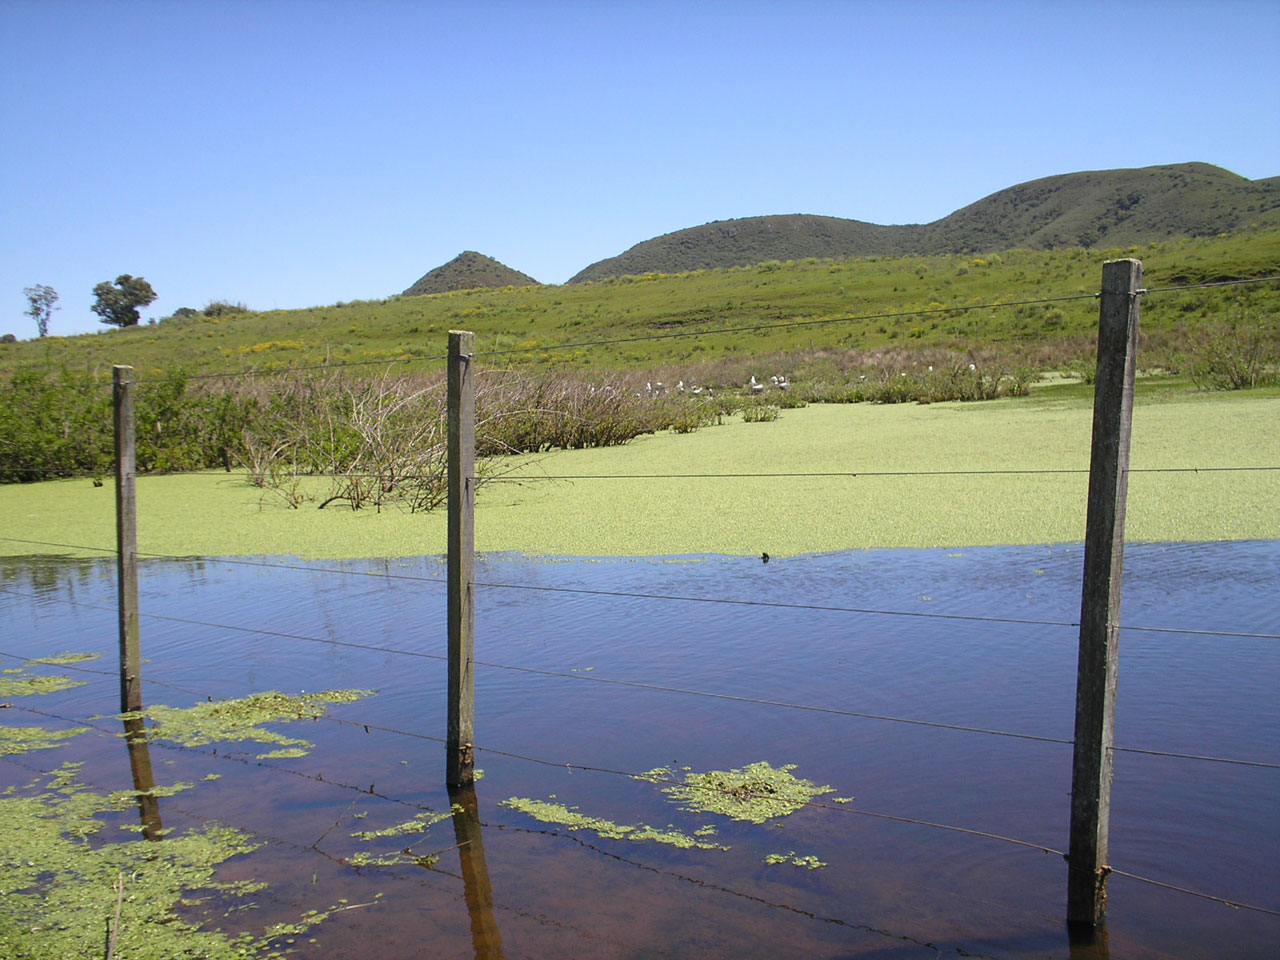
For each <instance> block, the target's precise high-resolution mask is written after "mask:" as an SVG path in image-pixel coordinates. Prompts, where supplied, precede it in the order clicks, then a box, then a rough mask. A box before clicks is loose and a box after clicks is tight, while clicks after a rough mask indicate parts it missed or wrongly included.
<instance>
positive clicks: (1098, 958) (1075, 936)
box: [1067, 922, 1111, 960]
mask: <svg viewBox="0 0 1280 960" xmlns="http://www.w3.org/2000/svg"><path fill="white" fill-rule="evenodd" d="M1067 940H1068V942H1069V943H1070V949H1071V960H1111V940H1110V937H1109V936H1108V934H1107V925H1106V924H1105V923H1098V924H1092V923H1072V922H1068V923H1067Z"/></svg>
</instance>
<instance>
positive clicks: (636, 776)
mask: <svg viewBox="0 0 1280 960" xmlns="http://www.w3.org/2000/svg"><path fill="white" fill-rule="evenodd" d="M21 659H26V658H21ZM584 679H585V678H584ZM209 699H215V698H213V697H210V698H209ZM10 706H11V707H12V708H16V709H19V710H22V711H24V712H27V713H32V714H35V715H40V716H47V717H50V718H52V719H57V720H59V721H62V722H65V723H71V724H76V725H81V724H88V725H89V726H90V727H91V728H93V729H97V730H100V731H103V732H109V733H113V734H114V731H111V730H108V729H107V728H105V727H100V726H97V725H96V724H94V723H93V722H92V721H91V720H79V719H76V718H71V717H66V716H62V715H59V714H55V713H52V712H49V711H42V710H38V709H35V708H31V707H25V706H16V707H15V706H14V705H10ZM318 719H322V720H334V721H336V722H339V723H342V724H344V725H348V726H360V727H363V728H364V729H365V732H366V733H367V732H369V731H370V730H372V729H378V730H382V731H385V732H390V733H395V734H398V735H401V736H408V737H412V738H415V739H422V740H430V741H433V742H437V743H446V742H447V741H446V740H444V739H443V738H440V737H433V736H430V735H427V734H420V733H415V732H412V731H406V730H397V729H395V728H390V727H385V726H379V725H372V724H365V723H361V722H360V721H358V720H347V719H344V718H336V717H329V716H328V715H325V716H323V717H320V718H318ZM148 742H149V743H153V744H156V745H160V746H162V747H165V748H168V749H178V750H191V751H193V752H196V753H199V754H204V755H206V756H214V757H219V758H221V759H226V760H234V761H238V762H241V763H245V764H248V765H254V766H259V767H266V768H269V769H275V770H279V771H281V772H283V773H288V774H291V775H294V776H299V777H302V778H304V779H308V780H313V781H315V782H319V783H327V784H330V785H331V786H335V787H340V788H344V789H348V790H353V791H355V792H357V793H359V794H361V795H370V796H377V797H379V798H380V799H385V800H389V801H391V802H393V803H402V804H404V805H405V806H410V807H416V808H417V809H420V810H422V809H428V808H424V807H422V806H421V805H418V804H413V803H410V802H408V801H402V800H399V799H397V798H393V797H390V796H385V795H383V794H378V793H375V792H374V790H373V785H372V784H371V785H370V788H369V789H368V790H365V789H364V788H362V787H358V786H355V785H354V784H347V783H343V782H341V781H336V780H332V779H328V780H326V779H325V778H324V777H323V776H320V775H310V774H306V773H303V772H301V771H294V770H290V769H288V768H286V767H280V766H278V765H276V764H269V763H264V762H263V761H262V760H260V759H259V760H251V759H249V758H247V757H238V756H234V755H231V754H226V753H222V754H219V753H218V752H217V751H216V750H215V751H212V752H209V751H204V750H198V749H195V748H192V747H188V746H186V745H185V744H179V743H172V742H169V741H164V740H149V741H148ZM1060 742H1068V741H1060ZM473 749H474V750H475V751H476V752H483V753H489V754H493V755H495V756H502V757H507V758H509V759H516V760H521V761H525V762H529V763H534V764H538V765H540V766H548V767H554V768H562V769H566V770H568V771H569V772H572V771H573V770H582V771H587V772H593V773H602V774H607V775H611V776H622V777H626V778H627V779H630V780H636V781H646V782H650V783H666V784H669V785H673V786H686V783H685V781H683V780H677V779H674V778H672V777H664V776H661V775H659V774H657V773H655V772H654V771H646V772H644V773H637V772H635V771H626V770H618V769H615V768H611V767H602V766H597V765H591V764H581V763H569V762H561V761H553V760H547V759H545V758H540V757H532V756H529V755H527V754H520V753H515V752H513V751H508V750H501V749H497V748H494V747H487V746H479V745H474V746H473ZM1117 749H1120V748H1117ZM1138 752H1150V751H1138ZM1270 766H1276V767H1280V765H1270ZM704 789H706V790H709V791H710V792H715V793H720V794H722V795H724V796H728V797H737V794H736V793H734V792H733V791H732V790H730V789H728V788H720V787H715V786H710V785H708V786H706V787H705V788H704ZM798 803H799V805H800V806H802V807H813V808H817V809H823V810H834V811H839V812H841V813H845V814H851V815H856V816H863V817H870V818H873V819H883V820H890V821H895V822H899V823H907V824H912V825H916V826H923V827H930V828H933V829H938V830H945V831H949V832H955V833H961V834H966V835H970V836H975V837H980V838H984V839H990V840H998V841H1002V842H1005V843H1009V844H1012V845H1016V846H1020V847H1024V848H1029V849H1033V850H1038V851H1040V852H1042V853H1047V854H1052V855H1057V856H1061V857H1063V858H1064V859H1066V857H1067V854H1066V853H1065V852H1064V851H1062V850H1058V849H1055V848H1053V847H1047V846H1044V845H1042V844H1038V843H1033V842H1031V841H1027V840H1021V839H1018V838H1015V837H1009V836H1005V835H1002V834H997V833H991V832H987V831H982V830H975V829H973V828H969V827H959V826H955V825H952V824H944V823H939V822H936V821H928V820H920V819H917V818H913V817H904V816H898V815H894V814H886V813H881V812H876V811H869V810H862V809H860V808H857V807H852V806H849V805H845V804H842V805H840V806H832V805H830V804H826V803H822V802H819V801H816V800H807V801H798ZM1108 870H1109V872H1112V873H1117V874H1119V875H1121V876H1125V877H1127V878H1129V879H1131V880H1135V881H1139V882H1143V883H1148V884H1152V885H1155V886H1158V887H1161V888H1164V889H1168V890H1171V891H1176V892H1179V893H1184V894H1188V895H1191V896H1196V897H1200V898H1203V899H1207V900H1212V901H1214V902H1217V903H1221V904H1223V905H1226V906H1230V907H1233V908H1237V909H1243V910H1251V911H1255V912H1258V913H1265V914H1270V915H1275V916H1280V911H1276V910H1272V909H1270V908H1268V907H1260V906H1256V905H1253V904H1248V903H1243V902H1240V901H1237V900H1231V899H1227V898H1224V897H1218V896H1215V895H1212V894H1207V893H1203V892H1200V891H1196V890H1192V889H1189V888H1186V887H1180V886H1176V885H1174V884H1170V883H1166V882H1163V881H1159V880H1154V879H1151V878H1149V877H1143V876H1140V875H1138V874H1133V873H1128V872H1125V871H1120V870H1116V869H1114V868H1110V867H1108Z"/></svg>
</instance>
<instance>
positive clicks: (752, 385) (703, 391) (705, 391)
mask: <svg viewBox="0 0 1280 960" xmlns="http://www.w3.org/2000/svg"><path fill="white" fill-rule="evenodd" d="M766 386H769V387H773V388H774V389H777V390H786V389H787V388H788V387H790V386H791V381H790V380H788V379H787V377H786V375H785V374H784V375H783V376H780V377H779V376H772V377H770V378H769V382H768V383H767V384H766V383H764V382H762V381H760V380H757V379H756V375H755V374H754V373H753V374H752V375H751V379H750V380H749V381H747V383H746V384H745V385H744V387H743V389H745V390H747V391H748V392H750V393H764V391H765V387H766ZM667 389H668V388H667V385H666V384H665V383H663V382H662V381H661V380H658V381H648V382H647V383H645V385H644V390H645V393H646V394H647V395H648V396H651V397H660V396H662V395H663V394H664V393H666V392H667ZM671 389H673V390H674V391H675V392H676V393H686V392H687V393H692V394H693V395H695V396H703V395H706V396H708V397H714V396H715V391H714V390H713V389H712V388H711V387H700V386H698V385H697V384H696V383H693V382H692V381H690V382H689V384H688V385H687V386H686V384H685V382H684V381H683V380H680V381H678V382H677V383H676V385H675V386H674V387H673V388H671ZM636 396H640V394H636Z"/></svg>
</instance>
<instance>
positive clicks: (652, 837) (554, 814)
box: [500, 797, 729, 850]
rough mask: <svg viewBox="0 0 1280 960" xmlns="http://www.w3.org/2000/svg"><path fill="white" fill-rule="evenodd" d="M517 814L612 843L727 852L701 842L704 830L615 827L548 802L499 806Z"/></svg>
mask: <svg viewBox="0 0 1280 960" xmlns="http://www.w3.org/2000/svg"><path fill="white" fill-rule="evenodd" d="M500 805H501V806H504V807H510V808H511V809H512V810H519V811H520V812H521V813H524V814H527V815H528V816H530V817H533V819H535V820H540V821H541V822H542V823H554V824H558V825H559V826H562V827H566V828H568V829H569V830H572V831H576V830H589V831H591V832H592V833H594V834H596V835H597V836H601V837H607V838H609V839H613V840H630V841H632V842H634V843H664V844H667V845H669V846H673V847H679V848H680V849H682V850H690V849H698V850H728V849H729V848H728V847H725V846H722V845H720V844H718V843H712V842H711V841H709V840H703V839H700V838H701V837H706V836H708V835H709V834H708V832H707V830H706V828H702V829H700V830H698V831H695V833H694V834H693V835H690V834H687V833H684V832H682V831H680V830H677V829H676V828H675V827H673V826H671V825H670V824H668V825H667V827H666V828H665V829H660V828H658V827H650V826H647V825H646V824H642V823H641V824H626V823H614V822H613V821H612V820H606V819H604V818H603V817H590V816H587V815H586V814H584V813H581V812H580V811H579V810H578V809H577V807H569V806H566V805H565V804H563V803H554V802H552V801H551V800H532V799H530V798H528V797H512V798H511V799H509V800H503V801H502V803H501V804H500Z"/></svg>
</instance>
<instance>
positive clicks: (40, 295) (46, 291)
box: [22, 283, 61, 337]
mask: <svg viewBox="0 0 1280 960" xmlns="http://www.w3.org/2000/svg"><path fill="white" fill-rule="evenodd" d="M22 292H23V293H25V294H26V295H27V303H29V304H30V306H29V307H27V309H26V314H27V316H29V317H30V318H31V319H32V320H34V321H35V322H36V329H37V330H39V331H40V336H42V337H47V336H48V335H49V317H50V316H51V315H52V314H53V311H55V310H58V309H61V308H60V307H55V306H54V304H55V303H57V302H58V291H57V290H55V289H53V287H49V286H45V285H44V284H43V283H37V284H36V285H35V286H34V287H26V288H24V289H23V291H22Z"/></svg>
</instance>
